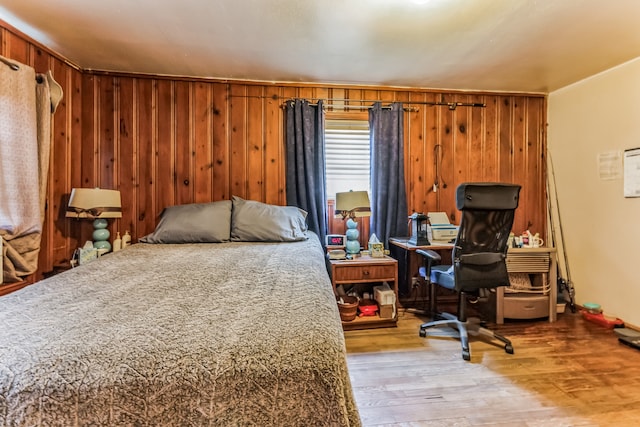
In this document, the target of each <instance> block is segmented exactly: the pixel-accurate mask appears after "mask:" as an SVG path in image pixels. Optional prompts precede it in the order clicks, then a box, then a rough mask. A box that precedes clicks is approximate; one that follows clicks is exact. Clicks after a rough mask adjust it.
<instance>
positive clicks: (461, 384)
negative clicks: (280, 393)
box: [345, 309, 640, 427]
mask: <svg viewBox="0 0 640 427" xmlns="http://www.w3.org/2000/svg"><path fill="white" fill-rule="evenodd" d="M424 320H426V318H424V317H423V318H421V317H418V316H416V315H414V314H411V313H407V312H402V311H401V312H400V317H399V322H398V327H397V328H384V329H370V330H361V331H348V332H345V337H346V342H347V351H348V363H349V370H350V375H351V379H352V386H353V389H354V393H355V398H356V402H357V405H358V408H359V411H360V416H361V419H362V422H363V425H364V426H526V427H533V426H553V427H556V426H638V425H640V351H638V350H636V349H633V348H631V347H628V346H625V345H623V344H620V343H619V342H618V340H617V335H616V334H615V333H614V332H613V330H611V329H606V328H603V327H601V326H599V325H596V324H593V323H591V322H587V321H585V320H583V319H582V317H581V315H580V314H578V313H571V312H570V311H569V310H568V309H567V310H566V312H565V313H563V314H559V315H558V321H557V322H556V323H548V322H547V321H545V320H536V321H514V320H507V321H506V323H505V324H504V325H499V326H496V325H493V324H489V325H487V326H488V327H491V328H492V329H494V330H495V331H497V332H499V333H502V334H503V335H505V336H507V337H508V338H510V339H511V340H512V342H513V345H514V349H515V354H513V355H509V354H506V353H505V352H504V350H503V348H502V346H497V345H495V346H494V345H491V344H488V343H486V342H484V341H482V339H481V338H479V337H471V361H470V362H466V361H464V360H463V359H462V357H461V353H460V343H459V341H458V340H457V339H454V338H451V337H447V336H445V335H446V334H447V331H446V330H442V331H440V333H439V334H440V336H437V337H434V336H428V337H427V338H420V337H419V336H418V329H419V325H420V324H421V323H422V322H423V321H424ZM450 331H451V330H450ZM434 334H435V332H434Z"/></svg>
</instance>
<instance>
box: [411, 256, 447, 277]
mask: <svg viewBox="0 0 640 427" xmlns="http://www.w3.org/2000/svg"><path fill="white" fill-rule="evenodd" d="M416 253H417V254H418V255H421V256H422V259H423V261H424V263H423V266H422V267H420V273H419V274H420V275H421V276H422V277H424V278H425V280H427V282H429V281H430V280H431V267H432V266H434V265H438V264H440V261H441V260H442V258H441V257H440V254H438V253H437V252H434V251H432V250H429V249H426V250H425V249H416Z"/></svg>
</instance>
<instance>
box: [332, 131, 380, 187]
mask: <svg viewBox="0 0 640 427" xmlns="http://www.w3.org/2000/svg"><path fill="white" fill-rule="evenodd" d="M324 134H325V169H326V174H327V198H329V199H335V195H336V193H340V192H343V191H349V190H354V191H358V190H365V191H369V190H370V188H369V186H370V185H369V169H370V164H369V159H370V143H369V122H368V121H367V120H345V119H327V120H326V121H325V128H324Z"/></svg>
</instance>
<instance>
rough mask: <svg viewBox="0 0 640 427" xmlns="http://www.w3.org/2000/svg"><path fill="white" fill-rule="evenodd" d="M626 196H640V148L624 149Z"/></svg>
mask: <svg viewBox="0 0 640 427" xmlns="http://www.w3.org/2000/svg"><path fill="white" fill-rule="evenodd" d="M624 197H640V148H632V149H629V150H624Z"/></svg>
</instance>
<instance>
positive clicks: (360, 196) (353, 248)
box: [336, 191, 371, 255]
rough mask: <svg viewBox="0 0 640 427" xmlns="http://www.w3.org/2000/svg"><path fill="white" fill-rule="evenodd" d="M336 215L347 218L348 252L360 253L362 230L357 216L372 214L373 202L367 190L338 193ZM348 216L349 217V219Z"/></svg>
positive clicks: (352, 253) (351, 253)
mask: <svg viewBox="0 0 640 427" xmlns="http://www.w3.org/2000/svg"><path fill="white" fill-rule="evenodd" d="M336 216H338V217H342V219H343V220H344V219H346V220H347V232H346V233H345V234H346V236H347V245H346V248H347V253H348V254H350V255H355V254H358V253H360V241H359V240H358V238H359V237H360V232H359V231H358V223H357V222H356V221H355V218H357V217H366V216H371V204H370V202H369V194H368V193H367V192H366V191H347V192H344V193H336ZM347 218H348V219H347Z"/></svg>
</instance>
